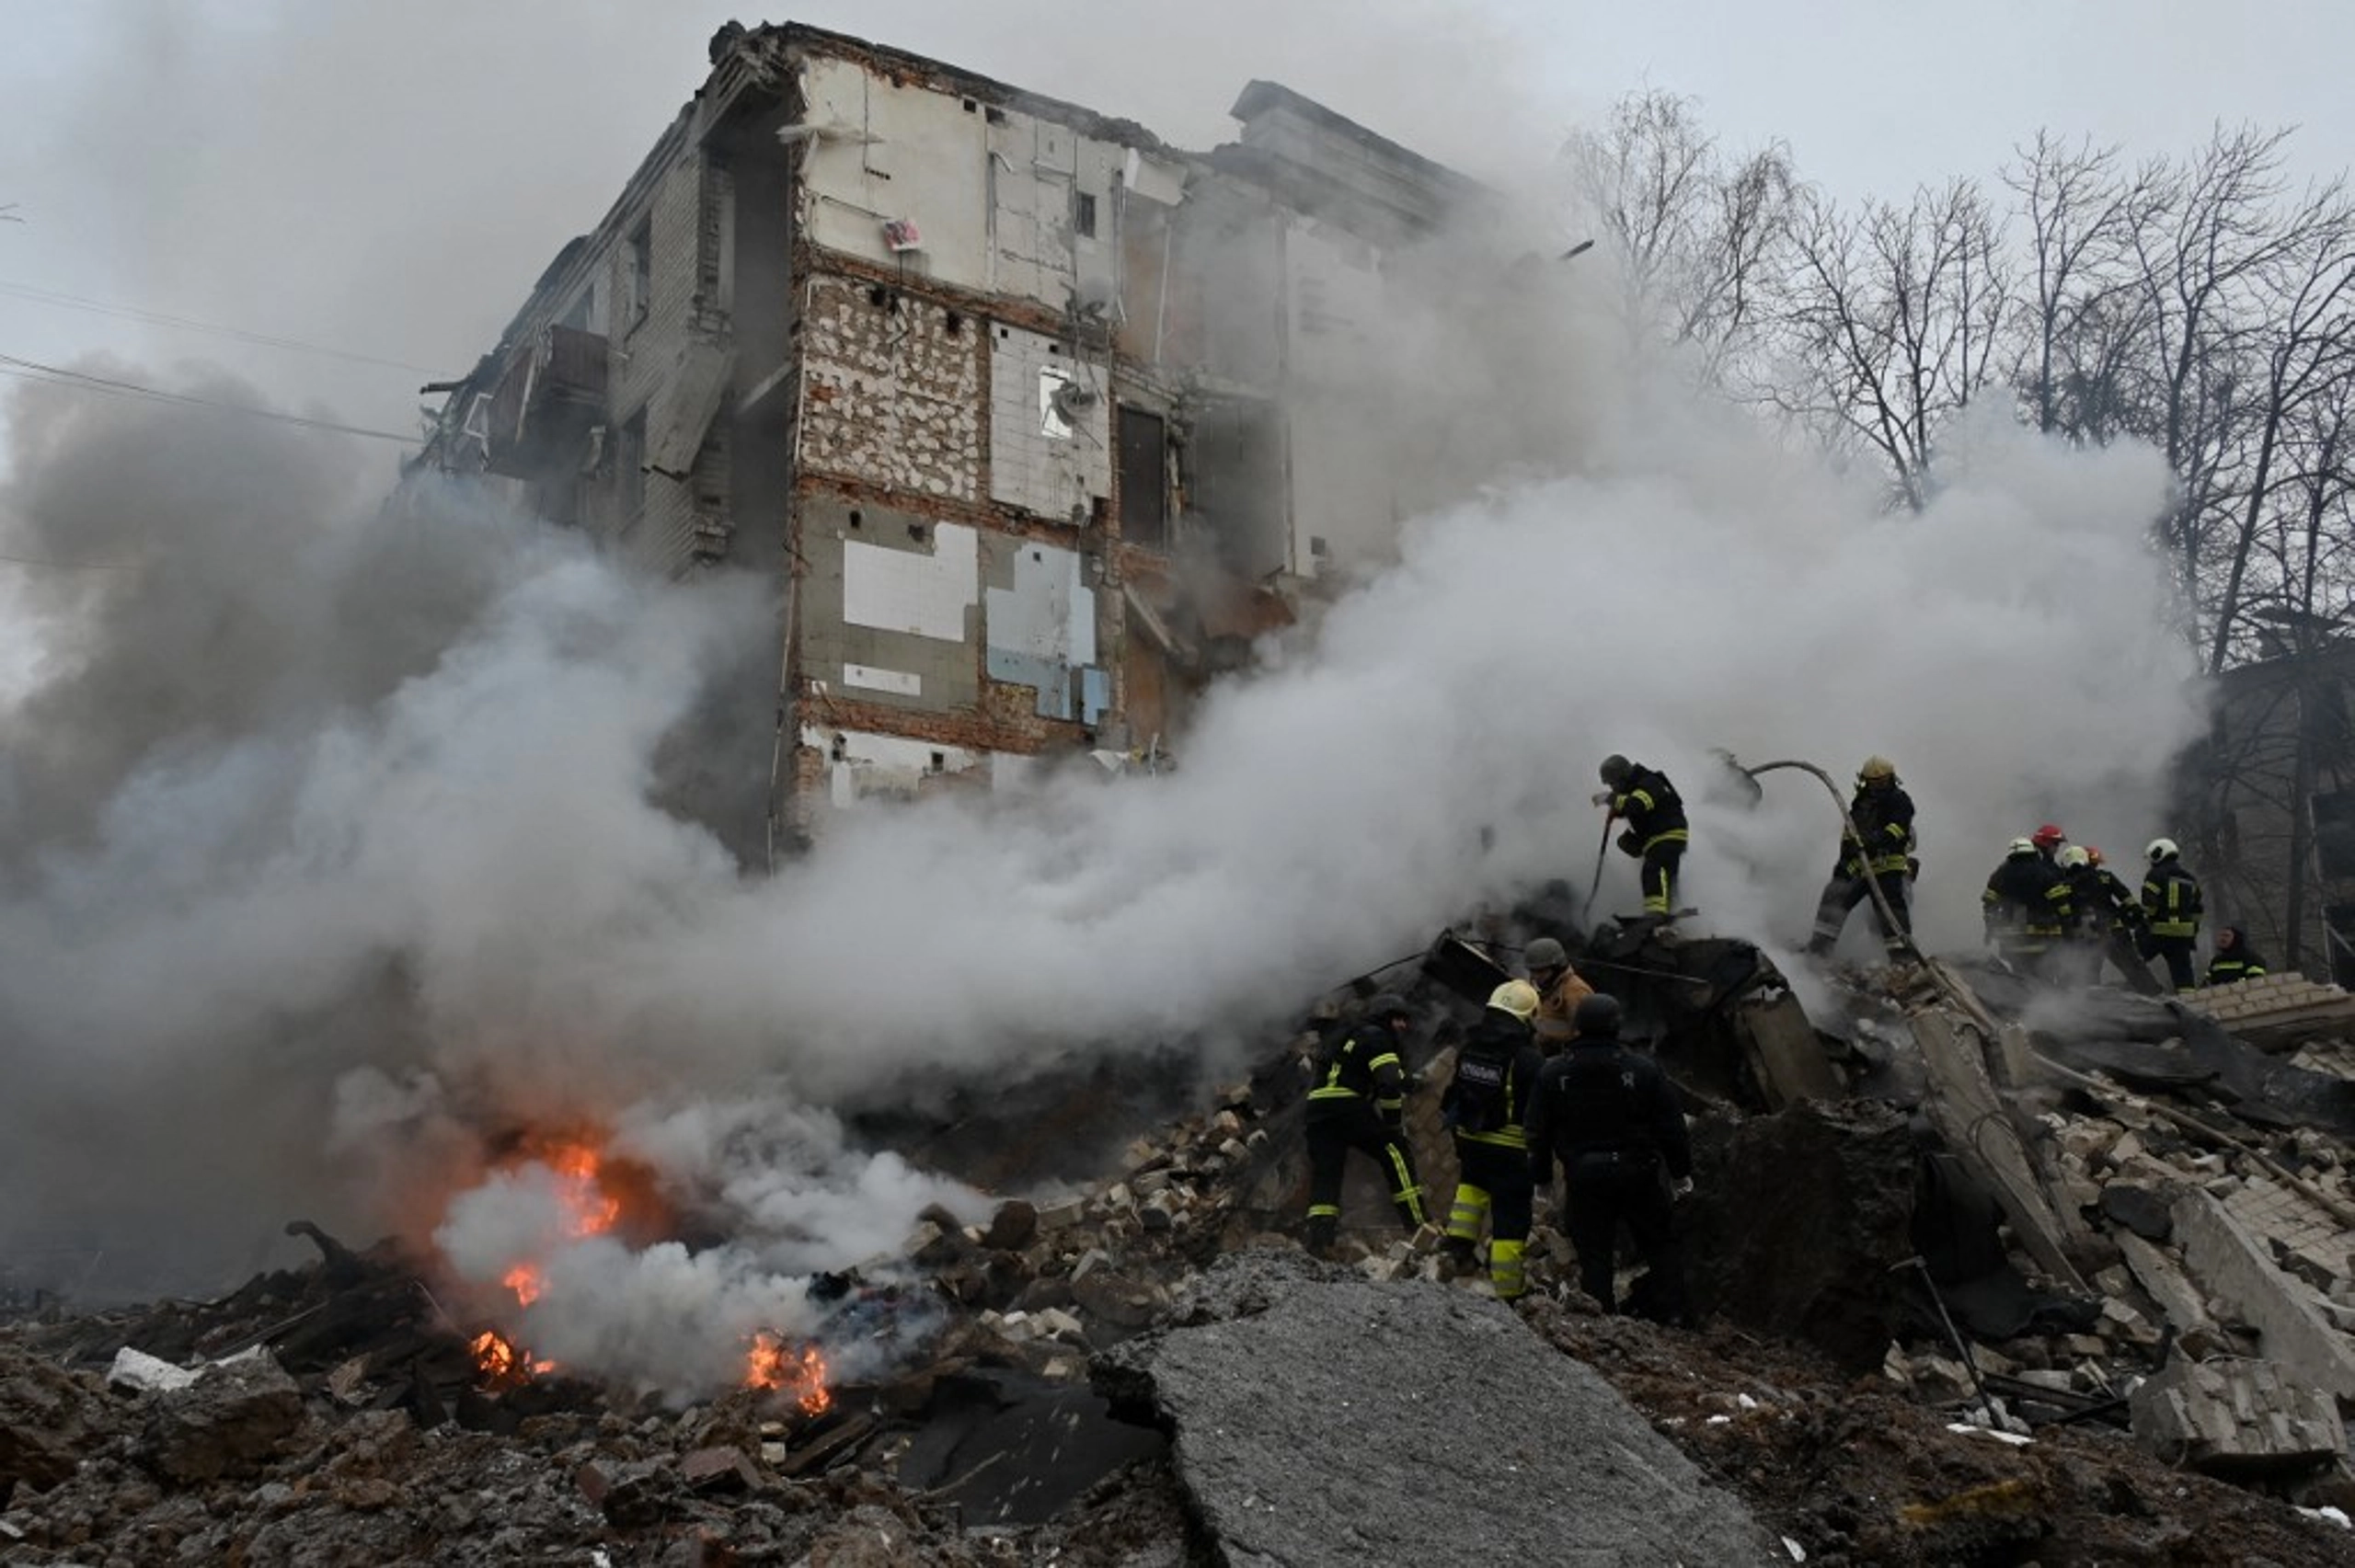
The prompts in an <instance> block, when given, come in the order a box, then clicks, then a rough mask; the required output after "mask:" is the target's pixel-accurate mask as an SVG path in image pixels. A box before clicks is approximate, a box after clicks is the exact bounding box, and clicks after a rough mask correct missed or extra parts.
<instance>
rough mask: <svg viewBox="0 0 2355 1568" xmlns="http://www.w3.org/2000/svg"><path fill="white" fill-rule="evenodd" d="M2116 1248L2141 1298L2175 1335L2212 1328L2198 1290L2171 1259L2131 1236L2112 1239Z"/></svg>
mask: <svg viewBox="0 0 2355 1568" xmlns="http://www.w3.org/2000/svg"><path fill="white" fill-rule="evenodd" d="M2112 1239H2113V1240H2114V1241H2115V1242H2117V1244H2118V1252H2119V1257H2120V1258H2122V1259H2123V1260H2124V1261H2125V1265H2126V1271H2127V1272H2128V1273H2129V1274H2131V1275H2132V1276H2134V1283H2135V1284H2137V1285H2139V1286H2141V1287H2142V1291H2143V1294H2145V1295H2147V1296H2149V1297H2150V1299H2152V1300H2154V1301H2155V1302H2157V1303H2158V1306H2159V1310H2160V1311H2161V1312H2163V1313H2165V1316H2166V1320H2167V1322H2168V1323H2169V1324H2171V1325H2172V1326H2173V1327H2174V1329H2175V1331H2176V1333H2178V1334H2185V1333H2191V1332H2192V1331H2193V1330H2195V1329H2201V1328H2213V1327H2214V1326H2215V1322H2214V1320H2213V1319H2212V1318H2211V1316H2210V1315H2209V1311H2208V1303H2207V1302H2206V1301H2205V1300H2204V1299H2202V1298H2201V1297H2200V1288H2199V1287H2198V1286H2196V1285H2194V1284H2192V1282H2191V1280H2190V1277H2189V1276H2187V1275H2186V1274H2185V1273H2184V1271H2183V1269H2182V1268H2181V1267H2180V1266H2179V1265H2177V1263H2176V1262H2175V1260H2174V1259H2173V1258H2170V1257H2168V1256H2167V1254H2166V1253H2163V1252H2161V1251H2160V1250H2159V1249H2158V1248H2156V1247H2154V1246H2153V1245H2152V1244H2151V1243H2150V1242H2146V1241H2144V1240H2143V1239H2142V1237H2140V1236H2137V1235H2132V1234H2127V1235H2121V1236H2118V1237H2114V1238H2112Z"/></svg>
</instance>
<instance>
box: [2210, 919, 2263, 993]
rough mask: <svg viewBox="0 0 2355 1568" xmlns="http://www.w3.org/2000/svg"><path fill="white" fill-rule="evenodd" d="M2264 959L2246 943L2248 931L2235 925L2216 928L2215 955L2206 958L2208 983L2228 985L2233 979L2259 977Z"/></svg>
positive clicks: (2261, 973) (2260, 976)
mask: <svg viewBox="0 0 2355 1568" xmlns="http://www.w3.org/2000/svg"><path fill="white" fill-rule="evenodd" d="M2264 974H2265V960H2264V959H2263V958H2261V957H2259V956H2257V949H2256V948H2254V947H2251V946H2250V945H2249V944H2248V933H2247V932H2246V931H2243V930H2242V929H2241V928H2240V927H2239V926H2236V925H2226V926H2219V927H2217V928H2216V953H2215V956H2213V957H2211V958H2210V959H2209V960H2208V983H2209V984H2210V985H2211V986H2228V985H2231V984H2233V983H2234V981H2235V980H2254V979H2262V978H2263V977H2264Z"/></svg>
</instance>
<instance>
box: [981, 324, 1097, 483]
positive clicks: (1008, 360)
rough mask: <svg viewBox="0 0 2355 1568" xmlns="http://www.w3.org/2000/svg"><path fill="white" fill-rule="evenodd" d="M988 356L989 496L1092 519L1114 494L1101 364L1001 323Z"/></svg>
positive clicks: (1062, 346) (1055, 342)
mask: <svg viewBox="0 0 2355 1568" xmlns="http://www.w3.org/2000/svg"><path fill="white" fill-rule="evenodd" d="M992 331H993V333H994V339H993V343H992V350H993V351H992V353H991V356H990V498H991V499H992V500H994V501H1002V502H1004V503H1005V504H1007V505H1009V506H1017V507H1020V508H1021V509H1023V510H1025V511H1028V512H1032V513H1035V514H1036V515H1038V516H1040V517H1045V518H1051V519H1053V520H1054V521H1058V522H1069V523H1074V524H1083V523H1086V521H1088V520H1089V519H1091V518H1092V517H1093V516H1094V515H1095V512H1096V504H1097V502H1098V501H1099V500H1105V499H1107V498H1109V496H1110V495H1111V493H1112V450H1111V429H1112V422H1111V401H1110V399H1109V397H1108V396H1107V395H1106V393H1107V385H1106V379H1105V374H1104V372H1103V369H1102V368H1101V367H1100V366H1097V365H1094V364H1089V363H1087V362H1086V361H1082V360H1080V359H1078V358H1077V357H1076V356H1074V354H1073V353H1072V352H1071V351H1070V350H1069V349H1068V348H1066V347H1065V346H1064V345H1063V344H1062V343H1060V342H1058V341H1056V340H1055V339H1054V338H1048V337H1044V336H1042V335H1040V334H1039V333H1036V332H1025V331H1023V330H1022V329H1021V328H1019V327H1013V326H996V327H994V328H993V329H992Z"/></svg>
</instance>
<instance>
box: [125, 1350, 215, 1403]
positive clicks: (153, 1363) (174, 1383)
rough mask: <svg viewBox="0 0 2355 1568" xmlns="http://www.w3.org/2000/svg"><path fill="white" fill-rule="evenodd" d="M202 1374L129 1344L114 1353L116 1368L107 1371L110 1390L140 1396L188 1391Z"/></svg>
mask: <svg viewBox="0 0 2355 1568" xmlns="http://www.w3.org/2000/svg"><path fill="white" fill-rule="evenodd" d="M200 1376H201V1374H200V1373H196V1372H191V1371H190V1370H189V1369H188V1368H185V1367H175V1366H173V1365H172V1364H171V1363H170V1362H168V1361H167V1360H164V1359H163V1358H162V1357H161V1356H150V1355H148V1354H147V1353H146V1352H144V1351H142V1350H133V1349H132V1348H131V1346H129V1345H124V1346H123V1347H122V1348H121V1350H118V1351H116V1352H115V1355H114V1365H113V1366H111V1367H109V1368H107V1387H109V1388H110V1389H122V1390H126V1391H130V1392H132V1393H140V1394H144V1393H159V1392H168V1391H176V1390H179V1389H184V1388H187V1387H188V1386H189V1385H190V1384H191V1383H193V1382H195V1381H196V1379H198V1378H199V1377H200Z"/></svg>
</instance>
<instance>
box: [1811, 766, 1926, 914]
mask: <svg viewBox="0 0 2355 1568" xmlns="http://www.w3.org/2000/svg"><path fill="white" fill-rule="evenodd" d="M1848 816H1849V818H1850V820H1852V821H1854V822H1855V825H1856V832H1857V833H1858V834H1861V835H1862V838H1861V840H1860V839H1858V838H1856V837H1855V836H1852V835H1850V834H1848V833H1846V832H1843V833H1842V834H1841V835H1840V859H1839V861H1838V862H1837V863H1836V864H1834V865H1833V866H1832V880H1831V881H1830V882H1827V883H1826V884H1824V887H1823V898H1822V900H1821V902H1820V903H1818V904H1817V905H1816V907H1815V934H1814V935H1812V936H1810V937H1809V938H1808V944H1807V950H1808V952H1809V954H1810V955H1811V956H1815V957H1818V958H1828V957H1830V956H1832V948H1834V947H1836V946H1838V945H1839V943H1840V933H1841V931H1842V930H1843V929H1844V927H1845V926H1846V925H1847V923H1848V917H1849V916H1850V915H1851V914H1854V913H1855V909H1856V906H1857V905H1858V904H1861V903H1864V902H1866V901H1867V899H1869V898H1871V897H1872V892H1871V888H1872V885H1873V884H1878V886H1879V887H1880V892H1881V897H1882V898H1886V899H1888V900H1889V912H1890V914H1891V915H1894V916H1895V917H1896V918H1897V924H1896V926H1895V928H1894V929H1892V928H1891V927H1890V924H1889V922H1888V921H1887V920H1886V919H1884V918H1883V917H1882V915H1881V912H1880V908H1879V906H1878V905H1875V906H1874V908H1873V922H1874V924H1876V925H1878V927H1879V928H1880V940H1881V945H1882V946H1883V947H1884V948H1886V949H1887V950H1888V952H1889V956H1890V958H1892V959H1896V958H1902V957H1904V956H1905V953H1906V947H1907V940H1906V938H1907V934H1908V933H1910V932H1912V931H1913V914H1912V912H1911V911H1910V910H1907V908H1906V907H1905V884H1906V879H1907V878H1908V877H1910V876H1912V875H1913V864H1914V862H1913V796H1912V795H1908V794H1906V793H1905V786H1904V785H1903V784H1901V783H1899V782H1898V778H1897V764H1896V763H1894V762H1891V761H1890V760H1889V759H1888V758H1886V757H1867V758H1866V759H1865V765H1864V766H1863V767H1861V768H1859V769H1857V770H1856V795H1855V799H1853V800H1851V801H1850V802H1849V803H1848ZM1868 878H1869V881H1868V880H1867V879H1868Z"/></svg>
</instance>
